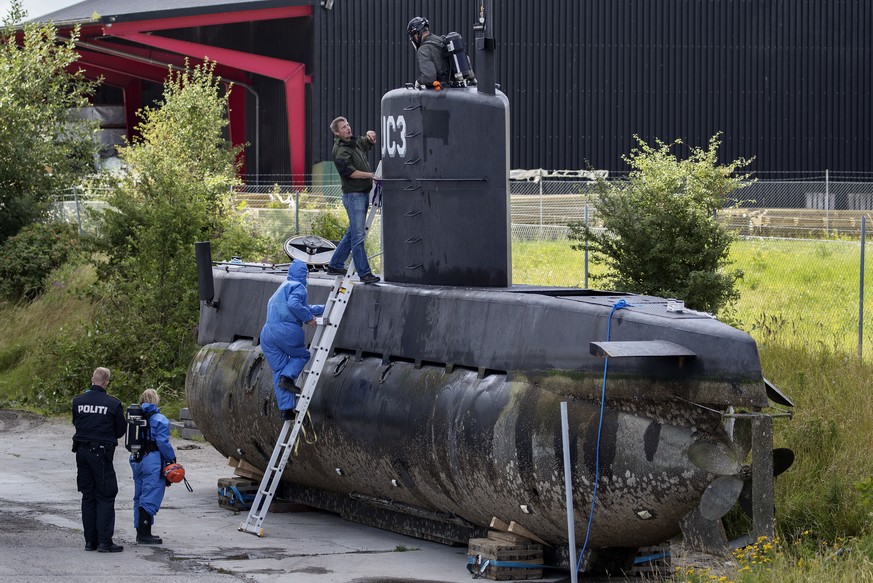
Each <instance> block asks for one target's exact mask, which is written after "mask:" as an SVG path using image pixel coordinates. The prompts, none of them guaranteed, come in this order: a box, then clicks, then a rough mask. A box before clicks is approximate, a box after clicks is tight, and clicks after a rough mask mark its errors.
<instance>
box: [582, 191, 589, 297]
mask: <svg viewBox="0 0 873 583" xmlns="http://www.w3.org/2000/svg"><path fill="white" fill-rule="evenodd" d="M583 271H584V273H585V280H584V284H583V286H584V287H585V289H588V205H587V204H586V205H585V265H584V267H583Z"/></svg>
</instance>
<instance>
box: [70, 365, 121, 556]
mask: <svg viewBox="0 0 873 583" xmlns="http://www.w3.org/2000/svg"><path fill="white" fill-rule="evenodd" d="M108 386H109V369H106V368H103V367H100V368H97V369H95V370H94V374H93V375H92V376H91V388H90V389H88V390H87V391H85V392H84V393H82V394H81V395H77V396H76V397H75V398H74V399H73V425H74V426H75V427H76V434H75V435H73V451H74V452H75V453H76V468H77V470H78V472H77V474H76V485H77V486H78V488H79V492H81V493H82V526H83V528H84V530H85V550H86V551H99V552H101V553H119V552H121V551H123V550H124V547H123V546H121V545H117V544H115V543H114V542H112V535H113V533H114V532H115V496H116V494H118V481H117V480H116V478H115V466H113V465H112V458H113V457H114V455H115V446H117V445H118V438H120V437H121V436H122V435H124V432H125V429H126V428H127V422H126V421H125V420H124V411H123V410H122V406H121V401H119V400H118V399H116V398H115V397H112V396H110V395H108V394H106V387H108Z"/></svg>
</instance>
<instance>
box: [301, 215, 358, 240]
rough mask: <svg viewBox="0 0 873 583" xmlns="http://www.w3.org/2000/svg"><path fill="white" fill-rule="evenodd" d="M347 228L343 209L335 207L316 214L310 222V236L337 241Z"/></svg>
mask: <svg viewBox="0 0 873 583" xmlns="http://www.w3.org/2000/svg"><path fill="white" fill-rule="evenodd" d="M348 228H349V219H348V216H346V212H345V209H343V208H342V207H336V208H334V209H331V210H326V211H322V212H320V213H318V215H316V217H315V219H314V220H313V221H312V226H311V228H310V231H311V232H310V234H312V235H318V236H319V237H322V238H324V239H327V240H328V241H339V240H340V239H342V238H343V235H345V234H346V230H347V229H348Z"/></svg>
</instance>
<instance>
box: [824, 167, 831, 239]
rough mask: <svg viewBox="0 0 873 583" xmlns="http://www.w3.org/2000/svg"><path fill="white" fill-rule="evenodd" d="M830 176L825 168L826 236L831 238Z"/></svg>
mask: <svg viewBox="0 0 873 583" xmlns="http://www.w3.org/2000/svg"><path fill="white" fill-rule="evenodd" d="M830 182H831V181H830V176H829V175H828V170H827V168H825V236H826V237H828V238H830V236H831V189H830V186H831V184H830Z"/></svg>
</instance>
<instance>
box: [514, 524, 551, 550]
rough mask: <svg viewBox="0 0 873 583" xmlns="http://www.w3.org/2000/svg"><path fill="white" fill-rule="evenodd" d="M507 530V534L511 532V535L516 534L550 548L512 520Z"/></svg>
mask: <svg viewBox="0 0 873 583" xmlns="http://www.w3.org/2000/svg"><path fill="white" fill-rule="evenodd" d="M507 530H509V532H511V533H513V534H518V535H521V536H524V537H527V538H529V539H531V540H535V541H537V542H538V543H542V544H544V545H546V546H549V547H550V546H552V545H550V544H549V543H547V542H546V541H544V540H543V539H541V538H540V537H538V536H537V535H535V534H534V533H532V532H531V531H529V530H528V529H526V528H525V527H523V526H522V525H520V524H519V523H517V522H516V521H514V520H513V521H512V522H510V523H509V528H508V529H507Z"/></svg>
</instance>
